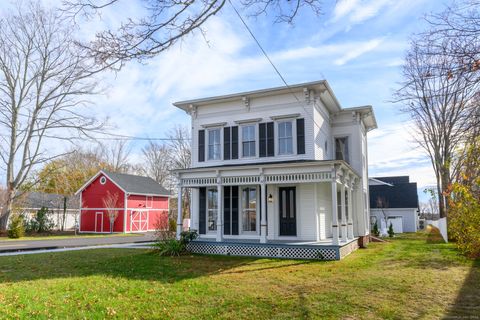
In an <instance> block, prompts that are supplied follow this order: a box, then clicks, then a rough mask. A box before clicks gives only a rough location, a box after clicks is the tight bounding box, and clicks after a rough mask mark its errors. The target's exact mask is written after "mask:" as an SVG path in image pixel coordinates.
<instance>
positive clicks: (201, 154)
mask: <svg viewBox="0 0 480 320" xmlns="http://www.w3.org/2000/svg"><path fill="white" fill-rule="evenodd" d="M202 161H205V130H198V162H202Z"/></svg>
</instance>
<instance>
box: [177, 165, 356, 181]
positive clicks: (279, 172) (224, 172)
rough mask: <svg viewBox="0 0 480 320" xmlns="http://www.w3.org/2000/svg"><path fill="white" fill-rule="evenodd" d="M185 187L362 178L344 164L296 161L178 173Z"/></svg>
mask: <svg viewBox="0 0 480 320" xmlns="http://www.w3.org/2000/svg"><path fill="white" fill-rule="evenodd" d="M175 172H176V173H177V175H178V178H179V182H180V185H181V186H184V187H198V186H209V185H217V184H222V185H245V184H261V183H265V184H284V183H304V182H327V181H332V180H337V179H339V178H340V177H342V178H345V177H347V178H348V179H349V180H352V179H353V180H355V179H358V178H359V177H360V175H359V174H358V173H357V172H355V170H354V169H353V168H352V167H351V166H350V165H349V164H348V163H347V162H345V161H343V160H301V161H300V160H298V161H297V160H296V161H276V162H261V163H254V164H251V163H249V164H235V165H223V166H211V167H198V168H190V169H181V170H176V171H175Z"/></svg>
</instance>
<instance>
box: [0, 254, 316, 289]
mask: <svg viewBox="0 0 480 320" xmlns="http://www.w3.org/2000/svg"><path fill="white" fill-rule="evenodd" d="M307 263H311V261H302V260H297V261H291V260H285V261H281V260H268V259H260V258H248V257H224V256H206V255H186V256H180V257H161V256H159V255H158V254H156V253H153V252H145V251H139V250H138V249H95V250H85V251H84V250H79V251H69V252H59V253H45V254H33V255H19V256H5V257H0V283H9V282H10V283H12V282H21V281H30V280H38V279H55V278H73V277H87V276H95V275H99V276H107V277H112V278H116V277H119V278H127V279H133V280H152V281H159V282H164V283H174V282H177V281H181V280H184V279H192V278H197V277H202V276H206V275H213V274H220V273H247V272H256V271H262V270H267V269H282V268H286V267H291V266H295V265H302V264H307Z"/></svg>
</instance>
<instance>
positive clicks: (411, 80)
mask: <svg viewBox="0 0 480 320" xmlns="http://www.w3.org/2000/svg"><path fill="white" fill-rule="evenodd" d="M452 46H456V44H452V42H451V41H450V40H449V39H448V38H446V39H444V38H438V37H437V36H436V34H435V33H431V34H423V35H421V36H419V37H417V38H416V39H414V40H413V41H412V43H411V48H410V50H409V51H408V53H407V56H406V59H405V64H404V66H403V82H402V84H401V85H402V87H401V88H400V89H399V90H398V91H397V92H396V94H395V96H396V99H397V101H400V102H402V103H403V105H404V108H403V110H404V111H405V112H406V113H408V114H409V115H410V117H411V119H412V120H413V124H414V126H415V136H414V137H415V139H416V141H417V143H418V144H419V146H420V147H422V148H423V149H424V150H425V151H426V152H427V154H428V155H429V157H430V160H431V163H432V166H433V169H434V172H435V177H436V181H437V194H438V203H439V213H440V217H446V216H447V213H446V208H447V201H446V191H447V189H448V186H449V185H450V183H451V181H452V177H453V176H454V175H455V173H456V171H457V170H458V164H456V163H455V161H454V160H455V150H456V149H458V148H459V147H460V146H461V145H463V144H464V143H466V141H468V140H469V139H470V138H471V137H472V132H473V129H474V128H475V127H476V126H477V125H478V121H477V120H478V115H479V111H478V104H477V103H476V101H477V95H478V89H479V84H480V82H479V81H477V72H472V70H471V68H472V65H471V64H469V63H466V62H465V61H464V60H463V59H461V58H458V57H456V56H454V55H451V54H450V53H451V49H452ZM461 158H462V157H457V159H461Z"/></svg>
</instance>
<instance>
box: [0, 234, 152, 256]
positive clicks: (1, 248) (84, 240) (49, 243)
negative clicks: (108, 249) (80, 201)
mask: <svg viewBox="0 0 480 320" xmlns="http://www.w3.org/2000/svg"><path fill="white" fill-rule="evenodd" d="M154 240H155V234H154V233H153V232H151V233H145V234H143V235H141V236H125V237H122V236H113V237H96V238H88V237H82V236H78V238H67V239H55V238H54V237H52V239H47V240H14V241H12V240H10V241H5V240H3V241H0V253H1V252H14V251H28V250H40V249H61V248H74V247H89V246H98V245H113V244H126V243H142V242H150V241H154Z"/></svg>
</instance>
